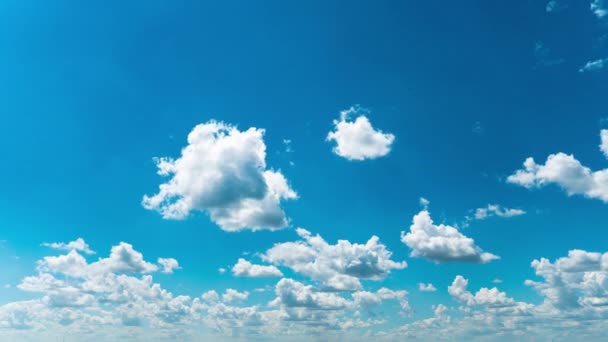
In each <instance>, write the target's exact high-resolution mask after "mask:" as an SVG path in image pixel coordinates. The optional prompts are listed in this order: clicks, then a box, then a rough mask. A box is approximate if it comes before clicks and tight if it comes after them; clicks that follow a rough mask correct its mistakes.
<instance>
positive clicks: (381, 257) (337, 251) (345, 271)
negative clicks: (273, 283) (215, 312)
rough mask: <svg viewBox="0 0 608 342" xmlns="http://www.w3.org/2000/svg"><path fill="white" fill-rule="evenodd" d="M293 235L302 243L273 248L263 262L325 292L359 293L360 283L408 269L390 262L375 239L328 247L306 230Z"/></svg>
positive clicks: (375, 237) (376, 238)
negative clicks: (309, 281) (307, 279)
mask: <svg viewBox="0 0 608 342" xmlns="http://www.w3.org/2000/svg"><path fill="white" fill-rule="evenodd" d="M296 232H297V234H298V235H299V236H300V238H301V239H302V240H300V241H295V242H284V243H278V244H275V245H274V246H273V247H272V248H270V249H269V250H268V251H266V253H265V254H264V255H263V256H262V258H263V259H264V260H265V261H267V262H270V263H272V264H274V265H277V266H284V267H288V268H290V269H292V270H294V271H295V272H298V273H301V274H302V275H304V276H307V277H310V278H311V279H313V280H315V281H318V282H320V284H321V285H322V287H324V288H326V289H332V290H339V291H343V290H351V291H352V290H359V289H361V282H360V280H361V279H370V280H381V279H384V278H385V277H386V276H387V275H388V274H389V273H390V272H391V270H394V269H403V268H405V267H406V266H407V264H406V263H405V262H397V261H393V260H391V257H392V253H391V252H390V251H389V250H387V249H386V246H384V245H383V244H381V243H380V241H379V238H378V237H377V236H372V237H371V238H370V239H369V240H368V241H367V242H366V243H365V244H358V243H351V242H350V241H347V240H338V242H337V243H336V244H334V245H331V244H329V243H327V242H326V241H325V240H324V239H323V238H322V237H321V236H320V235H312V234H311V233H310V232H309V231H307V230H305V229H302V228H298V229H297V230H296Z"/></svg>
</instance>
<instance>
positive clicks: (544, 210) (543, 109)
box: [0, 0, 608, 326]
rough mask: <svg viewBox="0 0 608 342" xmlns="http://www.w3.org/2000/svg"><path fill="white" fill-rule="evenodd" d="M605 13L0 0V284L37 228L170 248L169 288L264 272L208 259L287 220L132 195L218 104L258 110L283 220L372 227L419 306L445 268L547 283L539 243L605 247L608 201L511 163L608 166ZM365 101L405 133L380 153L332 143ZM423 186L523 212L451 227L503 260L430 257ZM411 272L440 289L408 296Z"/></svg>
mask: <svg viewBox="0 0 608 342" xmlns="http://www.w3.org/2000/svg"><path fill="white" fill-rule="evenodd" d="M606 32H607V31H606V23H605V20H604V22H601V21H600V20H599V19H598V18H596V17H595V16H594V15H593V13H592V12H591V11H590V10H589V3H588V2H585V1H581V2H575V1H572V3H569V4H568V8H567V9H566V10H563V11H561V12H558V13H547V12H546V10H545V4H544V3H543V2H542V1H523V0H522V1H458V2H442V1H434V2H420V1H379V2H367V1H337V2H327V1H306V2H299V3H295V2H285V1H265V2H263V4H262V3H259V2H246V1H226V2H221V4H220V3H204V2H199V1H191V2H188V1H171V2H169V1H133V2H123V1H103V2H102V1H99V2H95V1H93V2H91V1H83V2H75V1H54V2H34V1H23V0H19V1H16V0H15V1H3V2H2V4H0V51H1V53H0V100H1V101H0V106H1V107H0V110H1V113H2V120H1V122H0V146H2V160H3V163H2V164H3V165H2V167H0V179H2V191H1V193H2V196H0V213H1V214H0V229H1V230H0V239H2V240H5V242H4V243H3V246H2V247H1V248H0V263H1V265H2V272H0V284H10V285H12V286H11V288H10V289H2V290H0V302H1V303H8V302H13V301H16V300H20V299H24V298H37V297H38V295H37V294H32V293H27V292H23V291H21V290H20V289H18V288H16V285H17V284H19V283H20V281H21V279H22V278H23V277H25V276H27V275H32V274H35V270H34V269H35V266H36V263H35V262H36V260H38V259H40V258H41V257H43V256H45V255H49V250H48V249H44V248H42V247H41V246H40V244H41V243H43V242H54V241H65V242H67V241H72V240H74V239H75V238H77V237H82V238H84V239H85V240H86V241H87V242H88V243H89V245H91V247H92V248H93V249H94V250H96V251H97V252H98V254H99V256H100V257H103V256H106V253H107V251H109V248H110V246H113V245H115V244H117V243H118V242H120V241H126V242H129V243H131V244H133V246H134V247H135V248H136V249H137V250H138V251H141V252H142V253H143V254H144V256H145V257H146V259H149V260H152V261H153V260H156V258H157V257H173V258H176V259H177V260H179V263H180V266H181V267H182V270H180V271H178V272H176V273H175V274H173V275H171V276H166V275H161V274H159V275H157V276H155V280H156V281H159V282H160V283H161V284H162V285H163V287H165V288H167V289H168V290H170V291H172V292H175V293H179V294H186V295H190V296H199V295H200V294H201V293H202V292H204V291H207V290H209V289H217V291H218V292H220V291H221V290H222V289H224V288H227V287H232V288H236V289H239V290H249V291H252V290H253V289H254V288H257V287H260V286H264V285H270V286H274V283H275V281H276V279H248V278H237V277H233V276H232V275H230V274H229V273H230V272H227V273H226V274H223V275H222V274H219V273H218V272H217V269H218V268H219V267H224V268H227V269H230V268H231V267H232V265H233V264H234V263H235V262H236V260H237V259H238V258H239V257H242V253H243V252H251V253H263V252H264V251H265V250H266V249H268V248H270V247H271V246H272V245H273V244H274V243H278V242H285V241H292V240H294V239H296V238H297V236H296V235H295V233H294V231H293V229H291V228H288V229H285V230H281V231H277V232H270V231H258V232H250V231H242V232H235V233H227V232H225V231H223V230H221V229H219V228H218V227H217V225H216V224H215V223H214V222H212V221H211V220H209V218H208V217H207V216H206V215H205V214H201V213H194V214H193V215H191V216H190V217H188V218H187V219H186V220H181V221H171V220H164V219H162V217H161V216H160V215H158V213H156V212H154V211H149V210H145V209H144V208H142V205H141V198H142V196H143V195H144V194H152V193H154V192H155V191H156V190H157V188H158V184H159V183H160V182H161V178H160V177H159V176H158V175H156V174H155V171H156V170H155V165H154V162H153V157H157V156H172V157H175V158H177V157H179V153H180V150H181V148H182V147H184V146H186V144H187V143H186V136H187V134H188V133H189V132H190V131H191V130H192V128H193V127H194V126H195V125H196V124H199V123H205V122H207V121H208V120H211V119H215V120H221V121H224V122H226V123H229V124H232V125H236V126H238V128H239V129H241V130H245V129H247V128H249V127H258V128H264V129H265V130H266V134H265V136H264V142H265V144H266V147H267V159H266V162H267V165H268V167H269V168H272V169H275V170H278V169H280V170H281V171H282V173H283V174H284V175H285V177H286V178H287V179H288V180H289V183H290V185H291V186H292V188H293V189H295V190H296V191H297V192H298V194H299V199H298V200H295V201H289V202H286V203H285V204H283V205H282V207H283V208H284V209H285V212H286V213H287V215H288V216H289V217H290V218H291V220H292V221H291V227H305V228H306V229H308V230H310V231H311V232H313V233H315V234H316V233H319V234H321V235H322V236H323V237H324V238H325V239H326V240H327V241H328V242H330V243H332V244H333V243H335V241H336V240H337V239H346V240H349V241H351V242H358V243H364V242H365V241H367V239H369V237H370V236H372V235H377V236H379V237H380V240H381V242H382V243H384V244H385V245H386V247H387V248H388V249H389V250H390V251H392V252H393V260H406V261H407V262H408V264H409V267H408V268H407V269H405V270H401V271H393V272H392V273H391V274H390V275H389V276H388V277H387V278H386V279H385V280H384V281H383V282H382V283H375V282H370V283H369V286H370V288H371V289H376V288H378V287H379V286H386V287H389V288H394V289H397V288H398V289H406V290H408V291H409V292H410V294H411V295H410V297H409V301H410V305H411V306H412V307H414V308H415V310H416V311H417V312H418V313H420V314H421V316H416V317H414V318H424V317H425V316H430V315H432V309H431V305H432V304H438V303H445V304H446V305H448V302H449V301H450V296H449V295H448V293H447V292H446V291H445V289H446V287H447V286H448V285H450V283H451V282H452V280H453V279H454V277H455V275H457V274H462V275H464V276H465V277H466V278H468V279H469V281H470V283H469V284H470V288H471V289H472V290H473V289H474V290H475V291H476V290H477V289H478V288H479V287H482V286H485V287H492V286H494V284H492V283H491V280H492V279H494V278H500V279H502V280H503V283H502V284H500V289H501V290H503V291H506V292H507V293H508V295H509V296H511V297H514V298H516V299H517V300H521V301H528V302H531V303H540V302H541V301H542V298H541V297H540V296H539V295H538V294H537V293H536V292H535V291H534V290H533V289H532V288H530V287H528V286H525V285H524V284H523V282H524V280H525V279H530V278H533V277H534V270H533V269H532V268H530V262H531V261H532V260H534V259H538V258H541V257H546V258H549V259H550V260H554V259H556V258H558V257H561V256H565V255H566V254H567V252H568V250H570V249H575V248H578V249H584V250H587V251H596V252H603V251H606V249H607V247H608V245H607V242H606V241H608V231H607V230H606V229H605V228H606V227H605V226H606V222H607V218H608V217H607V215H606V213H607V211H606V204H605V203H603V202H602V201H599V200H594V199H588V198H584V197H583V196H567V195H566V194H565V193H564V191H563V190H561V189H559V187H558V186H555V185H551V186H547V187H544V188H542V189H539V190H527V189H524V188H522V187H519V186H516V185H513V184H508V183H507V182H506V178H507V176H509V175H510V174H512V173H513V172H514V171H515V170H517V169H519V168H520V167H521V164H522V162H523V161H524V159H525V158H526V157H529V156H532V157H534V158H535V160H536V161H537V163H544V161H545V158H546V157H547V155H549V154H551V153H557V152H560V151H561V152H564V153H567V154H574V156H575V157H576V158H577V159H578V160H580V161H581V163H582V164H583V165H585V166H587V167H590V168H591V169H592V170H599V169H604V168H606V167H607V166H606V165H607V163H608V161H607V160H606V159H605V158H604V156H603V155H602V154H601V153H600V151H599V150H598V147H597V146H598V144H599V142H600V140H599V131H600V129H601V128H602V127H604V128H606V127H608V124H607V123H606V121H604V122H603V124H602V119H603V118H606V117H608V110H607V108H608V96H607V94H608V92H607V91H606V89H607V87H606V85H607V84H608V83H607V82H608V73H607V72H606V71H605V70H600V71H598V72H593V73H591V72H589V73H587V72H585V73H582V72H579V69H580V68H581V67H582V66H584V65H585V63H587V62H588V61H591V60H597V59H601V58H606V57H608V43H607V41H606V38H605V37H606V35H605V34H606ZM602 37H603V38H602ZM539 44H541V46H543V47H544V48H546V49H547V51H549V52H548V53H547V54H548V55H550V56H544V58H539V54H538V51H537V50H535V48H536V47H537V46H539ZM535 51H536V53H535ZM551 58H553V59H560V60H561V61H562V62H561V63H558V64H556V65H548V64H549V63H545V62H546V61H547V60H548V59H551ZM355 104H359V105H361V106H362V107H365V108H367V109H369V111H370V114H369V115H368V116H369V118H370V120H371V122H372V124H373V126H374V127H377V128H378V129H381V130H383V131H386V132H390V133H392V134H394V135H395V136H396V139H395V142H394V144H393V146H392V149H391V152H390V154H388V155H387V156H385V157H383V158H378V159H374V160H369V161H362V162H356V161H348V160H345V159H344V158H340V157H339V156H337V155H335V154H334V153H332V152H331V148H332V144H331V143H329V142H327V141H325V137H326V135H327V133H328V132H329V131H330V130H331V129H332V128H333V126H332V120H334V119H336V118H337V117H338V115H339V112H340V111H341V110H343V109H345V108H349V107H350V106H352V105H355ZM474 127H478V128H479V129H474ZM283 139H290V140H292V143H291V146H292V148H293V150H294V152H292V153H287V152H285V147H284V144H283V142H282V141H283ZM290 161H292V162H293V164H294V165H293V166H291V165H290V163H289V162H290ZM421 196H423V197H425V198H428V199H429V200H430V201H431V204H430V207H429V210H430V212H431V213H432V216H433V219H434V220H435V222H436V223H446V224H450V225H455V224H462V222H463V221H464V217H465V216H467V215H471V210H474V209H475V208H479V207H485V206H486V205H487V204H489V203H498V204H501V205H503V206H505V207H510V208H512V207H515V208H521V209H523V210H525V211H526V215H523V216H521V217H513V218H508V219H503V218H498V217H494V218H489V219H487V220H484V221H474V222H472V223H471V224H470V226H469V227H467V228H462V232H463V233H464V234H466V235H467V236H470V237H472V238H474V239H475V242H476V243H477V245H479V246H481V247H482V248H483V249H484V250H486V251H490V252H492V253H494V254H496V255H499V256H501V259H500V260H498V261H494V262H492V263H488V264H470V263H447V264H435V263H433V262H431V261H428V260H425V259H423V258H411V257H410V256H409V253H410V249H409V248H408V247H407V246H406V245H404V244H403V243H402V242H401V241H400V239H399V236H400V232H401V231H402V230H405V231H407V230H408V229H409V226H410V225H411V221H412V217H413V216H414V215H415V214H416V213H418V211H419V210H420V206H419V203H418V201H419V197H421ZM15 257H18V259H15ZM95 259H97V256H95V257H93V258H92V259H90V260H95ZM258 261H259V259H258ZM286 274H288V273H286ZM293 276H294V277H298V276H297V275H293ZM298 279H300V280H301V279H305V278H302V277H300V278H298ZM419 282H432V283H433V284H434V285H435V286H436V287H437V288H438V290H439V291H438V292H436V293H431V294H423V295H422V296H417V294H418V292H417V291H418V290H417V288H416V286H417V283H419ZM269 299H272V296H270V295H269ZM411 320H412V318H407V319H404V322H405V321H411ZM399 323H402V322H400V321H399V322H393V321H392V322H391V326H396V325H398V324H399Z"/></svg>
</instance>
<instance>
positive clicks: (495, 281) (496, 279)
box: [492, 278, 502, 284]
mask: <svg viewBox="0 0 608 342" xmlns="http://www.w3.org/2000/svg"><path fill="white" fill-rule="evenodd" d="M492 282H493V283H494V284H502V279H499V278H494V279H492Z"/></svg>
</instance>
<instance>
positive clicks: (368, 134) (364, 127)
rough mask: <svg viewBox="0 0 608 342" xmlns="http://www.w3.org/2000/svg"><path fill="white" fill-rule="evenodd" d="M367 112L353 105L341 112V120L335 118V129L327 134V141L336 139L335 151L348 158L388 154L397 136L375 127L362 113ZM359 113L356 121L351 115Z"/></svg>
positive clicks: (368, 157) (375, 156)
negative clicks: (352, 119) (351, 118)
mask: <svg viewBox="0 0 608 342" xmlns="http://www.w3.org/2000/svg"><path fill="white" fill-rule="evenodd" d="M361 112H363V113H367V111H366V110H364V109H362V108H359V107H351V108H349V109H346V110H344V111H342V112H340V120H334V129H335V130H334V131H330V132H329V133H328V134H327V141H334V142H335V143H336V146H335V147H334V148H333V152H334V153H335V154H337V155H339V156H340V157H344V158H346V159H348V160H365V159H374V158H378V157H382V156H385V155H387V154H388V153H389V152H390V151H391V145H392V144H393V141H394V140H395V136H394V135H393V134H390V133H383V132H382V131H380V130H376V129H374V127H372V124H371V123H370V121H369V119H368V118H367V117H366V116H365V115H362V114H361V115H360V113H361ZM355 115H358V116H357V118H356V119H355V121H348V120H349V117H350V116H355Z"/></svg>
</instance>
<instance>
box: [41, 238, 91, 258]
mask: <svg viewBox="0 0 608 342" xmlns="http://www.w3.org/2000/svg"><path fill="white" fill-rule="evenodd" d="M42 245H43V246H46V247H50V248H53V249H59V250H64V251H71V250H75V251H78V252H83V253H86V254H95V252H93V251H92V250H91V249H90V248H89V245H88V244H87V243H86V242H85V241H84V240H83V239H82V238H78V239H76V240H74V241H71V242H68V243H65V242H51V243H48V242H45V243H43V244H42Z"/></svg>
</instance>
